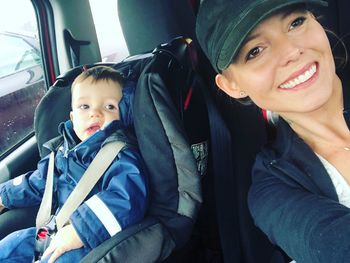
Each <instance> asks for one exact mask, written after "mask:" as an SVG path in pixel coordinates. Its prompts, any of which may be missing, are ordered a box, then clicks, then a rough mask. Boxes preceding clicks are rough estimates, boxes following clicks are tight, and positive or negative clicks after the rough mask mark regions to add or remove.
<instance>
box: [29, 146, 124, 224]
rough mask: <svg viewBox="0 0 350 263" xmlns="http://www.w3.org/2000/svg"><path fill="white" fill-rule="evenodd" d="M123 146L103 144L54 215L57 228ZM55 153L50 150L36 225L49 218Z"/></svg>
mask: <svg viewBox="0 0 350 263" xmlns="http://www.w3.org/2000/svg"><path fill="white" fill-rule="evenodd" d="M124 146H125V143H124V142H120V141H114V142H110V143H107V144H105V145H104V146H103V147H102V148H101V149H100V150H99V152H98V153H97V154H96V156H95V158H94V159H93V160H92V162H91V164H90V165H89V167H88V168H87V169H86V171H85V173H84V174H83V176H82V177H81V179H80V180H79V182H78V184H77V185H76V187H75V188H74V190H73V191H72V193H71V194H70V195H69V197H68V199H67V201H66V202H65V203H64V205H63V206H62V208H61V210H60V211H59V212H58V214H57V216H56V225H57V229H60V228H62V227H63V226H64V225H65V224H66V223H67V222H68V220H69V217H70V216H71V214H72V213H73V212H74V211H75V210H76V209H77V208H78V207H79V205H80V204H81V203H82V202H83V200H84V199H85V198H86V196H87V195H88V194H89V193H90V191H91V189H92V188H93V187H94V185H95V184H96V183H97V181H98V180H99V179H100V178H101V176H102V175H103V174H104V172H105V171H106V170H107V168H108V167H109V166H110V164H111V163H112V162H113V160H114V159H115V157H116V156H117V155H118V153H119V152H120V150H121V149H122V148H123V147H124ZM54 159H55V154H54V152H51V154H50V159H49V166H48V171H47V178H46V185H45V191H44V195H43V199H42V202H41V204H40V208H39V212H38V215H37V217H36V227H42V226H45V225H46V224H47V223H48V222H49V220H50V218H51V206H52V193H53V175H54V163H55V160H54Z"/></svg>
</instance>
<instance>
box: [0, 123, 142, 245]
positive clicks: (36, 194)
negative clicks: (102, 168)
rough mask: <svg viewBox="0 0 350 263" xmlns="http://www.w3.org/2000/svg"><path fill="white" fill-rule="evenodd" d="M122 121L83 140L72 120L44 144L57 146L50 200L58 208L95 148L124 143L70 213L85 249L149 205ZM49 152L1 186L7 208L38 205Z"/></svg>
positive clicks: (139, 164) (139, 216)
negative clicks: (31, 169)
mask: <svg viewBox="0 0 350 263" xmlns="http://www.w3.org/2000/svg"><path fill="white" fill-rule="evenodd" d="M122 127H124V125H122V122H121V121H113V122H112V123H110V124H109V125H108V126H107V127H106V128H105V129H103V130H100V131H97V132H96V133H95V134H93V135H92V136H91V137H89V138H88V139H87V140H85V141H83V142H80V143H78V144H77V143H76V138H75V137H76V135H75V133H74V131H73V127H72V123H71V121H67V122H65V123H62V124H61V125H60V126H59V129H60V133H61V136H60V137H58V138H55V139H53V140H51V141H49V142H48V143H47V146H48V147H49V148H50V149H51V150H57V154H56V157H55V177H54V195H55V196H54V199H55V201H56V203H55V204H54V205H55V207H56V208H60V207H62V205H63V204H64V202H65V201H66V200H67V197H68V196H69V194H70V193H71V192H72V190H73V189H74V187H75V186H76V185H77V183H78V182H79V180H80V178H81V176H82V175H83V173H84V171H85V170H86V168H87V167H88V166H89V164H90V163H91V161H92V160H93V159H94V157H95V155H96V153H97V152H98V150H99V149H100V148H101V147H102V146H103V145H104V144H105V143H107V142H110V141H114V140H121V141H124V142H126V143H127V146H126V147H125V148H124V149H122V150H121V151H120V152H119V154H118V155H117V157H116V159H115V160H114V161H113V162H112V164H111V166H110V167H109V168H108V169H107V171H106V172H105V174H104V175H103V177H102V178H101V179H100V180H99V181H98V183H97V184H96V185H95V186H94V188H93V189H92V191H91V193H90V194H89V195H88V197H87V198H86V199H85V201H84V203H83V204H82V205H80V207H79V208H78V209H77V210H76V211H75V212H74V213H73V214H72V216H71V217H70V221H71V223H72V224H73V225H74V228H75V229H76V231H77V232H78V234H79V236H80V238H81V240H82V241H83V243H84V245H85V246H86V247H90V248H94V247H96V246H98V245H99V244H101V243H102V242H103V241H105V240H107V239H108V238H110V237H111V236H113V235H115V234H116V233H118V232H119V231H120V230H122V229H124V228H126V227H127V226H129V225H133V224H135V223H137V222H138V221H140V220H141V219H142V218H143V217H144V214H145V211H146V207H147V172H146V168H145V165H144V163H143V161H142V158H141V156H140V153H139V151H138V150H137V148H136V147H134V145H132V142H131V141H130V139H129V138H130V136H127V133H125V130H124V129H122ZM47 167H48V156H47V157H45V158H43V159H42V160H41V161H40V162H39V163H38V167H37V170H35V171H33V172H29V173H26V174H24V175H21V176H19V177H17V178H15V179H13V180H10V181H8V182H6V183H3V184H1V185H0V195H1V198H2V201H3V204H4V205H5V207H7V208H9V209H11V208H16V207H27V206H34V205H38V204H39V203H40V202H41V198H42V195H43V192H44V188H45V180H46V173H47Z"/></svg>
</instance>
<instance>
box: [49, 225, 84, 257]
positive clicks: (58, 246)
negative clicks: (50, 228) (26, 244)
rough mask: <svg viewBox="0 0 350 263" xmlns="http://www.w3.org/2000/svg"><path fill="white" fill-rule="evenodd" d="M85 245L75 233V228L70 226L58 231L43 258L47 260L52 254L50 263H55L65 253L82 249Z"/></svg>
mask: <svg viewBox="0 0 350 263" xmlns="http://www.w3.org/2000/svg"><path fill="white" fill-rule="evenodd" d="M83 245H84V244H83V242H82V241H81V239H80V237H79V236H78V234H77V231H75V229H74V227H73V226H72V225H70V224H69V225H66V226H64V227H62V228H61V229H60V230H58V231H57V233H56V235H55V236H54V237H53V238H52V240H51V243H50V246H49V247H48V248H47V249H46V250H45V252H44V254H43V256H42V258H45V257H47V256H49V255H50V254H51V253H52V255H51V257H50V259H49V261H48V263H53V262H55V260H56V259H57V258H58V257H59V256H61V255H62V254H63V253H65V252H67V251H70V250H72V249H77V248H81V247H82V246H83Z"/></svg>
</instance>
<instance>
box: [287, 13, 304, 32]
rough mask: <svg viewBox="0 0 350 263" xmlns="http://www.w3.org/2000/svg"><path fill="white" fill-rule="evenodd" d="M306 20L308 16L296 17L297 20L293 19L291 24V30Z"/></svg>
mask: <svg viewBox="0 0 350 263" xmlns="http://www.w3.org/2000/svg"><path fill="white" fill-rule="evenodd" d="M305 20H306V17H304V16H300V17H298V18H296V19H295V20H293V22H292V23H291V24H290V27H289V30H292V29H294V28H297V27H299V26H301V25H302V24H304V21H305Z"/></svg>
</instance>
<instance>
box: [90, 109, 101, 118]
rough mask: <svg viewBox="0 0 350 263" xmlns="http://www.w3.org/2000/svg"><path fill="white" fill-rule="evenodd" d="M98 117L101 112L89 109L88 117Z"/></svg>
mask: <svg viewBox="0 0 350 263" xmlns="http://www.w3.org/2000/svg"><path fill="white" fill-rule="evenodd" d="M99 116H101V111H100V110H99V109H96V108H91V110H90V117H99Z"/></svg>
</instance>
